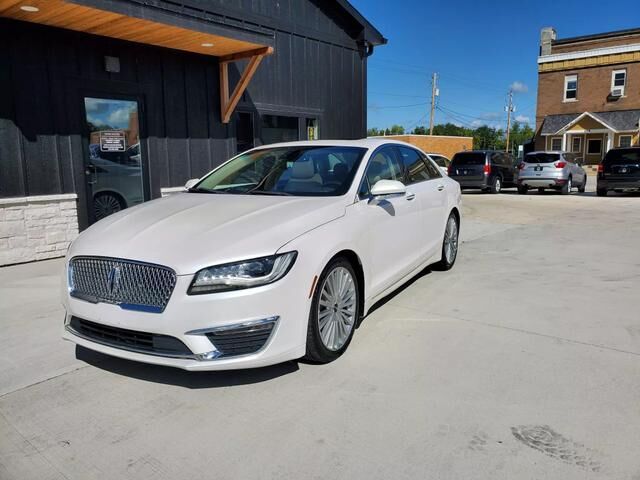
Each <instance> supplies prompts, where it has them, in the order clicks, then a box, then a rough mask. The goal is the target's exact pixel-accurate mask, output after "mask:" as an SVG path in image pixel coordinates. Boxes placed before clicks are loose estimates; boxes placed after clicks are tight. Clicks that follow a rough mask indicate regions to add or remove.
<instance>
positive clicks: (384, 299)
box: [356, 265, 436, 328]
mask: <svg viewBox="0 0 640 480" xmlns="http://www.w3.org/2000/svg"><path fill="white" fill-rule="evenodd" d="M434 271H436V270H435V269H434V268H433V265H432V266H430V267H426V268H425V269H424V270H422V271H421V272H420V273H417V274H416V275H415V276H414V277H412V278H411V280H409V281H408V282H407V283H405V284H404V285H402V286H401V287H399V288H398V289H397V290H394V291H393V292H391V293H390V294H389V295H387V296H386V297H382V298H381V299H380V300H378V301H377V302H376V303H374V304H373V305H372V306H371V308H370V309H369V312H367V315H366V316H365V317H363V318H361V319H360V321H359V322H358V326H357V327H356V328H360V325H362V324H363V323H364V321H365V320H366V319H367V317H368V316H369V315H371V314H372V313H373V312H375V311H376V310H378V309H379V308H380V307H382V306H384V305H385V304H386V303H388V302H390V301H391V300H393V299H394V298H395V297H396V296H398V295H400V294H401V293H402V292H404V291H405V290H406V289H407V288H409V287H410V286H411V285H413V284H414V283H416V282H417V281H418V280H420V279H421V278H422V277H426V276H427V275H430V274H431V273H433V272H434Z"/></svg>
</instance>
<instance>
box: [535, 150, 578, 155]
mask: <svg viewBox="0 0 640 480" xmlns="http://www.w3.org/2000/svg"><path fill="white" fill-rule="evenodd" d="M532 153H557V154H559V155H562V154H564V153H571V152H565V151H564V150H536V151H534V152H529V153H527V155H530V154H532Z"/></svg>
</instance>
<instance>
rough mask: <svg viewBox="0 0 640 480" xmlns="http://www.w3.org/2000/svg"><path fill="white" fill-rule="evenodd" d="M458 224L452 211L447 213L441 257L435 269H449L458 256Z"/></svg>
mask: <svg viewBox="0 0 640 480" xmlns="http://www.w3.org/2000/svg"><path fill="white" fill-rule="evenodd" d="M459 233H460V225H459V223H458V218H457V217H456V216H455V214H454V213H453V212H451V214H450V215H449V218H448V220H447V226H446V228H445V230H444V239H443V240H442V259H441V260H440V261H439V262H438V263H437V264H436V265H435V268H436V270H442V271H446V270H451V269H452V268H453V265H454V264H455V263H456V258H458V237H459Z"/></svg>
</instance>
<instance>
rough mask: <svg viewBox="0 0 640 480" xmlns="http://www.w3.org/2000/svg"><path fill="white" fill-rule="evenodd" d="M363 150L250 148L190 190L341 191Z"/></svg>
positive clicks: (303, 193)
mask: <svg viewBox="0 0 640 480" xmlns="http://www.w3.org/2000/svg"><path fill="white" fill-rule="evenodd" d="M366 151H367V150H366V148H358V147H332V146H328V147H323V146H295V147H275V148H262V149H259V150H253V151H251V152H247V153H245V154H243V155H240V156H238V157H236V158H234V159H233V160H231V161H230V162H227V163H226V164H224V165H223V166H221V167H220V168H218V169H216V170H214V171H213V172H211V173H210V174H209V175H208V176H206V177H205V178H203V179H202V180H201V181H200V182H199V183H198V184H197V185H196V186H195V187H194V188H192V189H190V191H191V192H203V193H239V194H255V195H300V196H337V195H344V194H345V193H347V190H349V186H350V185H351V182H352V181H353V177H354V175H355V173H356V171H357V169H358V165H359V164H360V161H361V160H362V157H363V156H364V154H365V152H366Z"/></svg>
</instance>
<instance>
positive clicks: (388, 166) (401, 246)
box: [353, 146, 425, 296]
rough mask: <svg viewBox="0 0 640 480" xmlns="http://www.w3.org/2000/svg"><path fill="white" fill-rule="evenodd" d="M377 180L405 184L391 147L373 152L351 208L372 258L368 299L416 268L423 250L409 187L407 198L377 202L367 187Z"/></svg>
mask: <svg viewBox="0 0 640 480" xmlns="http://www.w3.org/2000/svg"><path fill="white" fill-rule="evenodd" d="M379 180H398V181H400V182H402V181H404V173H403V166H402V163H401V160H400V159H399V158H398V154H397V151H396V149H395V147H393V146H385V147H383V148H381V149H379V150H378V151H376V152H374V154H373V156H372V157H371V160H370V161H369V165H368V166H367V171H366V174H365V179H364V181H363V188H362V189H361V192H360V198H361V200H360V201H359V202H358V203H356V204H355V205H354V206H353V207H354V208H355V209H356V211H357V212H358V214H357V218H358V219H359V220H360V221H363V231H365V232H366V233H365V235H366V238H367V241H366V248H367V249H368V252H367V253H368V254H367V257H368V258H371V259H372V263H371V265H370V271H369V272H368V274H369V278H370V280H369V283H368V285H369V289H368V292H369V293H370V294H371V296H377V295H379V294H381V293H382V292H383V291H385V290H386V289H387V288H389V287H390V286H392V285H393V284H394V283H397V282H398V281H399V280H400V279H402V277H404V276H406V275H407V273H409V272H410V271H411V270H412V269H413V268H415V267H416V258H417V257H418V256H419V255H420V253H422V252H424V251H425V247H424V242H423V239H422V236H421V233H422V231H421V225H422V213H421V210H420V201H419V199H418V198H417V196H416V194H415V193H414V192H413V191H412V189H411V188H412V187H413V186H410V187H409V188H408V189H407V194H406V195H398V196H391V197H387V198H385V199H383V200H380V201H376V200H374V199H372V198H370V196H369V192H370V188H371V187H373V185H375V184H376V182H378V181H379Z"/></svg>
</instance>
